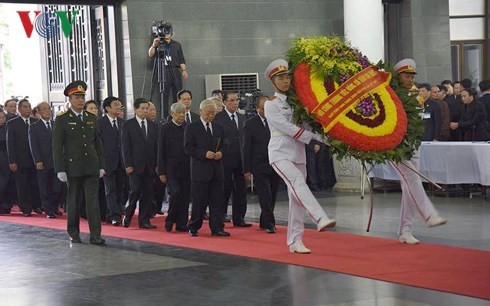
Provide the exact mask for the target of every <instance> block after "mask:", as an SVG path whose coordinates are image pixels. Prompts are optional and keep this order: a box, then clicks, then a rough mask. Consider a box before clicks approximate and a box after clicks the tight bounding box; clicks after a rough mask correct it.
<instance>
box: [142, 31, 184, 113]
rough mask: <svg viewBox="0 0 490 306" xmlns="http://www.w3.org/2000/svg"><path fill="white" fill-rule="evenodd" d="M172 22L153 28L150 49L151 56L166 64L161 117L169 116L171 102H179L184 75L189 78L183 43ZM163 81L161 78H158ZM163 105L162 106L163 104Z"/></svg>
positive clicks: (149, 54)
mask: <svg viewBox="0 0 490 306" xmlns="http://www.w3.org/2000/svg"><path fill="white" fill-rule="evenodd" d="M173 33H174V32H173V28H172V24H171V23H169V22H164V23H159V24H158V25H157V26H156V27H154V29H153V35H154V36H155V38H154V39H153V43H152V44H151V47H150V49H149V50H148V56H149V57H150V58H153V57H155V55H156V56H157V59H163V61H164V64H165V79H164V80H165V81H164V82H165V83H164V90H163V95H164V96H163V103H164V105H163V114H160V117H161V118H166V117H167V116H168V107H169V105H170V103H174V102H177V93H178V92H179V91H180V90H182V77H184V80H186V79H187V76H188V75H187V70H186V64H185V58H184V52H183V51H182V45H181V44H180V43H179V42H178V41H175V40H172V37H173ZM158 81H161V80H158ZM170 91H172V101H171V102H170V101H169V100H170V99H169V97H170ZM161 107H162V106H161Z"/></svg>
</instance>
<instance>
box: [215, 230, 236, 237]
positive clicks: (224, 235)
mask: <svg viewBox="0 0 490 306" xmlns="http://www.w3.org/2000/svg"><path fill="white" fill-rule="evenodd" d="M211 236H218V237H229V236H231V234H230V233H228V232H225V231H219V232H213V233H211Z"/></svg>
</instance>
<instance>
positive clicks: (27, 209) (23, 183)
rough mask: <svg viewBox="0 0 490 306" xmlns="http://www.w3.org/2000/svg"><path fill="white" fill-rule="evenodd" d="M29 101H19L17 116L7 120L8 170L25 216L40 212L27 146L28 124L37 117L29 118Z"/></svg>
mask: <svg viewBox="0 0 490 306" xmlns="http://www.w3.org/2000/svg"><path fill="white" fill-rule="evenodd" d="M31 111H32V109H31V103H29V101H28V100H27V99H23V100H21V101H19V105H18V112H19V116H17V117H14V118H12V119H10V120H9V121H8V122H7V152H8V157H9V164H10V170H11V171H12V172H13V173H14V176H15V184H16V186H17V197H18V204H19V207H20V209H21V210H22V213H23V214H24V216H25V217H29V216H30V215H31V212H32V211H34V212H35V213H38V214H42V210H41V200H40V198H39V189H38V186H37V180H36V168H35V167H34V161H33V160H32V154H31V150H30V148H29V126H30V125H31V124H32V123H34V122H36V121H37V119H34V118H30V115H31Z"/></svg>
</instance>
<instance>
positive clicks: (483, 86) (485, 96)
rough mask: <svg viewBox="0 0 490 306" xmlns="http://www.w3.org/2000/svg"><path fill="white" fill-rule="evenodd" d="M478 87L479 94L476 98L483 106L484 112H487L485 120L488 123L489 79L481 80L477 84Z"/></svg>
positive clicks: (489, 119) (489, 114) (489, 102)
mask: <svg viewBox="0 0 490 306" xmlns="http://www.w3.org/2000/svg"><path fill="white" fill-rule="evenodd" d="M478 86H479V87H480V92H481V96H480V98H479V99H478V100H480V102H481V104H483V106H485V112H486V113H487V120H488V121H489V123H490V80H483V81H481V82H480V84H478Z"/></svg>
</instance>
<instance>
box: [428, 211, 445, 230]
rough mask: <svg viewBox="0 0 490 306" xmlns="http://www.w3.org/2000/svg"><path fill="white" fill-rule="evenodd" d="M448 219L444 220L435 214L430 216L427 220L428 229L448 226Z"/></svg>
mask: <svg viewBox="0 0 490 306" xmlns="http://www.w3.org/2000/svg"><path fill="white" fill-rule="evenodd" d="M446 222H447V219H444V218H443V217H441V216H439V215H438V214H433V215H430V217H429V219H428V220H427V226H428V227H434V226H439V225H443V224H446Z"/></svg>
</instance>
